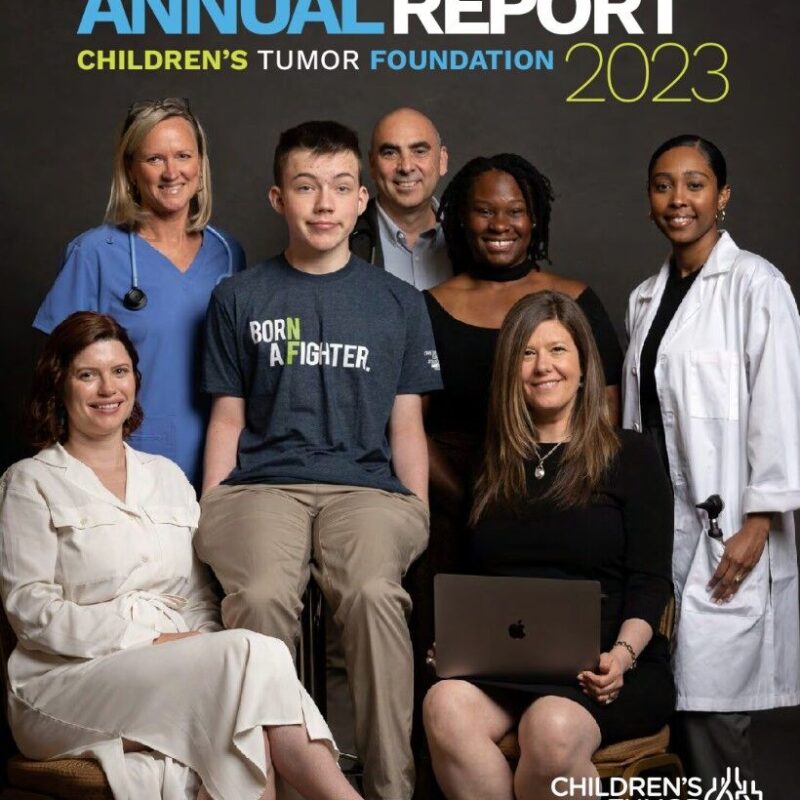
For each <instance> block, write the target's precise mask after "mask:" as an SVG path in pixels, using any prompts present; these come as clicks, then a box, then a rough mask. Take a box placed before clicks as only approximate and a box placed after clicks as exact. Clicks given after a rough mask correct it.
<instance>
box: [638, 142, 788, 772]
mask: <svg viewBox="0 0 800 800" xmlns="http://www.w3.org/2000/svg"><path fill="white" fill-rule="evenodd" d="M726 173H727V170H726V165H725V159H724V157H723V156H722V154H721V153H720V151H719V150H718V149H717V148H716V147H715V146H714V145H713V144H711V143H710V142H708V141H706V140H704V139H701V138H700V137H698V136H680V137H676V138H675V139H671V140H669V141H668V142H665V143H664V144H663V145H662V146H661V147H659V148H658V149H657V150H656V152H655V153H654V155H653V157H652V159H651V161H650V166H649V172H648V192H649V198H650V208H651V218H652V221H653V222H654V223H655V225H656V227H657V228H658V229H659V230H660V231H661V232H662V233H663V234H664V235H665V236H666V237H667V239H669V241H670V244H671V245H672V253H671V254H670V256H669V257H668V258H667V259H666V261H665V262H664V264H663V266H662V268H661V270H660V272H659V273H658V274H657V275H655V276H653V277H651V278H649V279H648V280H646V281H645V282H644V283H642V284H641V285H640V286H639V287H638V288H637V289H636V290H635V291H634V292H633V293H632V295H631V297H630V300H629V305H628V314H627V319H626V325H627V330H628V334H629V337H630V346H629V349H628V353H627V356H626V359H625V366H624V370H623V395H624V397H623V424H624V425H625V426H626V427H629V428H634V429H635V430H644V431H649V432H650V433H651V434H652V435H653V437H654V439H655V441H656V443H657V444H658V445H659V448H660V450H661V454H662V458H663V459H664V463H665V465H666V467H667V469H668V471H669V475H670V478H671V481H672V486H673V490H674V502H675V542H674V557H673V577H674V583H675V592H676V597H677V602H678V612H679V617H678V624H677V634H676V635H677V644H676V649H675V656H674V670H675V682H676V687H677V708H678V710H679V711H680V712H686V713H681V714H679V715H678V721H679V725H677V726H676V727H678V728H679V732H681V733H682V734H683V738H684V750H685V757H686V758H687V761H688V763H687V764H686V766H687V772H688V774H690V775H698V776H700V777H702V778H704V779H706V780H710V779H711V778H712V777H714V776H716V775H724V774H725V769H726V767H729V766H730V767H735V766H739V767H740V768H741V770H742V772H741V775H742V777H745V778H752V776H753V767H752V752H751V749H750V742H749V725H750V716H749V713H748V712H750V711H755V710H758V709H768V708H776V707H779V706H790V705H796V704H798V703H800V629H799V623H798V587H797V557H796V551H795V543H794V521H793V515H792V511H793V510H794V509H796V508H798V507H800V411H799V409H800V324H799V323H798V314H797V306H796V304H795V301H794V298H793V296H792V293H791V290H790V288H789V286H788V284H787V283H786V281H785V279H784V278H783V276H782V275H781V273H780V272H779V271H778V270H777V269H776V268H775V267H774V266H772V264H770V263H768V262H767V261H765V260H764V259H763V258H760V257H759V256H757V255H754V254H753V253H748V252H746V251H744V250H740V249H739V248H738V247H737V246H736V245H735V244H734V242H733V240H732V239H731V237H730V236H729V235H728V233H726V232H725V231H722V230H720V228H719V224H720V223H721V222H722V221H723V220H724V219H725V213H726V206H727V205H728V202H729V201H730V197H731V189H730V186H728V183H727V174H726ZM711 494H719V495H721V496H722V498H723V500H724V502H725V509H724V511H723V512H722V515H721V516H720V519H719V524H720V527H721V529H722V531H723V535H724V538H723V540H721V541H720V540H717V539H714V538H711V537H710V536H708V535H707V534H706V532H705V530H706V529H707V527H708V524H707V523H708V519H707V516H706V514H705V512H704V511H701V510H698V509H697V508H696V504H697V503H700V502H702V501H704V500H705V499H706V498H707V497H708V496H709V495H711Z"/></svg>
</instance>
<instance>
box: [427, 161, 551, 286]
mask: <svg viewBox="0 0 800 800" xmlns="http://www.w3.org/2000/svg"><path fill="white" fill-rule="evenodd" d="M490 170H498V171H500V172H507V173H508V174H509V175H511V177H512V178H514V180H515V181H516V182H517V185H518V186H519V188H520V191H521V192H522V196H523V197H524V198H525V207H526V208H527V209H528V214H529V216H530V218H531V220H533V221H534V222H535V223H536V225H535V227H534V229H533V231H531V244H530V248H529V250H528V254H529V257H530V258H531V260H532V261H533V262H534V263H536V262H537V261H539V260H540V259H545V260H547V261H549V257H548V251H547V248H548V244H549V241H550V207H551V204H552V202H553V200H554V199H555V198H554V196H553V189H552V187H551V186H550V181H549V179H548V178H547V176H545V175H542V173H541V172H539V170H538V169H536V167H534V166H533V164H531V162H530V161H528V160H527V159H525V158H523V157H522V156H518V155H516V154H515V153H499V154H498V155H494V156H489V157H486V156H478V158H473V159H472V161H468V162H467V163H466V164H465V165H464V166H463V167H462V168H461V169H460V170H459V171H458V172H457V173H456V175H455V176H454V177H453V179H452V180H451V181H450V183H449V184H448V185H447V188H446V189H445V190H444V193H443V194H442V199H441V201H440V203H439V211H438V214H437V216H438V218H439V220H440V221H441V223H442V230H443V232H444V237H445V240H446V242H447V254H448V255H449V256H450V263H451V264H452V265H453V272H455V273H456V274H457V273H459V272H465V271H466V270H467V269H468V268H469V265H470V264H471V263H472V261H473V258H472V251H471V250H470V248H469V244H468V242H467V236H466V232H465V229H464V225H463V222H464V214H465V212H466V209H467V203H468V201H469V194H470V191H471V190H472V186H473V185H474V183H475V181H476V179H477V178H478V176H479V175H482V174H483V173H484V172H489V171H490Z"/></svg>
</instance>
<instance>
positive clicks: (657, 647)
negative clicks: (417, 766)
mask: <svg viewBox="0 0 800 800" xmlns="http://www.w3.org/2000/svg"><path fill="white" fill-rule="evenodd" d="M603 392H604V381H603V371H602V367H601V365H600V358H599V356H598V353H597V347H596V345H595V343H594V339H593V337H592V333H591V329H590V327H589V324H588V322H587V320H586V317H585V316H584V314H583V313H582V312H581V310H580V308H579V307H578V305H577V304H576V303H575V302H574V301H573V300H571V299H570V298H569V297H567V296H565V295H563V294H560V293H557V292H549V291H548V292H541V293H538V294H536V295H532V296H529V297H525V298H523V299H522V300H520V301H519V302H518V303H516V305H515V306H514V307H513V308H512V309H511V311H510V312H509V313H508V316H507V317H506V320H505V322H504V323H503V327H502V328H501V330H500V336H499V339H498V345H497V352H496V357H495V369H494V374H493V377H492V384H491V394H490V405H489V424H488V426H487V436H486V450H485V457H484V464H483V469H482V471H481V473H480V476H479V478H478V481H477V484H476V490H475V501H474V504H473V509H472V517H471V522H472V525H473V536H472V538H471V555H472V557H473V560H474V565H475V571H478V572H482V573H485V574H490V575H514V576H519V575H527V576H534V577H545V578H560V579H564V580H574V579H591V580H599V581H600V582H601V586H602V594H603V600H602V610H601V649H602V651H603V652H602V653H601V656H600V660H599V663H598V665H597V667H596V668H595V670H594V671H591V672H590V671H586V672H583V673H581V674H580V675H577V676H576V677H575V681H574V683H572V684H570V685H559V686H555V685H547V686H545V685H520V684H514V685H513V686H512V685H500V684H498V683H496V682H495V683H482V684H480V685H479V684H477V683H476V682H468V681H461V680H445V681H441V682H439V683H438V684H436V685H435V686H434V687H433V688H432V689H431V690H430V691H429V692H428V695H427V697H426V699H425V704H424V711H423V714H424V721H425V729H426V732H427V734H428V741H429V744H430V749H431V755H432V759H433V766H434V771H435V773H436V776H437V779H438V781H439V784H440V786H441V787H442V789H443V790H444V792H445V794H446V795H447V797H448V798H450V800H455V799H456V798H466V797H480V798H482V800H495V798H496V799H497V800H500V798H503V800H511V798H516V799H517V800H523V798H524V799H528V798H537V799H538V798H551V797H554V796H555V795H554V794H552V791H551V782H552V780H553V778H555V777H558V776H563V777H566V778H570V777H571V778H576V779H579V778H591V777H596V776H597V772H596V770H595V768H594V766H593V765H592V762H591V757H592V754H593V753H594V751H595V750H597V748H598V747H600V746H601V744H602V745H608V744H611V743H612V742H615V741H619V740H622V739H627V738H631V737H637V736H644V735H648V734H652V733H655V732H657V731H658V730H659V729H660V728H661V727H662V726H663V725H664V724H665V722H666V721H667V719H668V718H669V715H670V713H671V711H672V708H673V703H674V688H673V683H672V676H671V673H670V669H669V654H668V643H667V641H666V639H664V637H663V636H661V635H659V634H658V632H657V630H658V624H659V620H660V618H661V615H662V613H663V611H664V608H665V606H666V605H667V603H668V601H669V599H670V596H671V592H672V583H671V579H670V573H671V553H672V499H671V494H670V489H669V484H668V482H667V478H666V475H665V474H664V472H663V468H662V466H661V464H660V462H659V460H658V456H657V455H656V453H655V450H654V449H653V447H652V446H651V444H650V443H649V441H648V440H646V439H645V437H643V436H641V435H639V434H636V433H633V432H630V431H621V432H615V430H614V428H613V426H612V425H611V423H610V421H609V418H608V411H607V407H606V405H605V403H604V402H603ZM514 727H517V729H518V734H519V742H520V750H521V756H520V760H519V764H518V766H517V769H516V773H513V774H512V771H511V768H510V767H509V765H508V763H507V762H506V759H505V758H504V757H503V755H502V753H501V752H500V750H499V749H498V747H497V744H496V743H497V742H499V741H500V739H502V737H503V736H504V735H505V734H506V733H507V732H508V731H509V730H511V729H512V728H514ZM586 796H587V797H588V796H590V795H586Z"/></svg>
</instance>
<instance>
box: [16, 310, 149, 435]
mask: <svg viewBox="0 0 800 800" xmlns="http://www.w3.org/2000/svg"><path fill="white" fill-rule="evenodd" d="M108 339H115V340H116V341H118V342H120V343H121V344H122V346H123V347H124V348H125V350H127V352H128V355H129V356H130V359H131V364H132V365H133V372H134V375H135V376H136V391H137V393H138V391H139V387H140V386H141V383H142V376H141V374H140V373H139V354H138V353H137V352H136V348H135V347H134V346H133V343H132V342H131V340H130V338H129V337H128V332H127V331H126V330H125V328H123V327H122V325H120V324H119V323H118V322H117V321H116V320H115V319H114V317H110V316H109V315H108V314H98V313H97V312H95V311H76V312H75V313H74V314H70V315H69V316H68V317H67V318H66V319H65V320H64V321H63V322H62V323H61V324H60V325H57V326H56V327H55V328H54V329H53V332H52V333H51V334H50V336H49V337H48V339H47V341H46V342H45V345H44V349H43V350H42V354H41V355H40V356H39V360H38V361H37V362H36V368H35V369H34V372H33V386H32V388H31V395H30V401H29V403H28V406H27V409H26V415H25V423H26V429H27V434H28V441H29V442H30V443H31V445H32V446H33V447H36V448H38V449H41V448H44V447H49V446H50V445H52V444H55V443H56V442H61V443H63V442H65V441H66V439H67V435H68V433H69V431H68V430H67V419H66V415H65V412H64V385H65V384H66V381H67V375H68V373H69V368H70V365H71V364H72V362H73V361H74V360H75V357H76V356H77V355H78V353H80V352H81V350H84V349H86V348H87V347H89V345H91V344H94V343H95V342H101V341H105V340H108ZM143 418H144V414H143V413H142V407H141V406H140V405H139V401H138V400H137V401H135V402H134V404H133V410H132V411H131V415H130V416H129V417H128V419H127V420H125V422H124V424H123V426H122V435H123V436H129V435H130V434H131V433H133V432H134V431H135V430H136V429H137V428H138V427H139V426H140V425H141V424H142V419H143Z"/></svg>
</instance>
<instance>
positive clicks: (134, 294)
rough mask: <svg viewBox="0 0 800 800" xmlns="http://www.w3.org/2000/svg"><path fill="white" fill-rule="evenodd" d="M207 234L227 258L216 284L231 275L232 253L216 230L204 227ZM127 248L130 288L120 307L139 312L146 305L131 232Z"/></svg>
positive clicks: (134, 235)
mask: <svg viewBox="0 0 800 800" xmlns="http://www.w3.org/2000/svg"><path fill="white" fill-rule="evenodd" d="M203 230H204V231H208V233H210V234H212V235H214V236H216V237H217V239H219V240H220V242H222V246H223V247H224V248H225V253H226V255H227V256H228V270H227V272H225V274H224V275H220V276H219V278H217V284H219V282H220V281H222V280H224V279H225V278H230V277H231V275H233V253H232V252H231V246H230V245H229V244H228V242H227V241H226V240H225V237H224V236H223V235H222V234H221V233H220V232H219V231H217V230H214V228H212V227H211V226H210V225H206V227H205V228H204V229H203ZM128 246H129V248H130V251H131V288H130V289H128V291H127V292H126V293H125V297H123V298H122V305H124V306H125V308H127V309H128V310H129V311H141V310H142V309H143V308H144V307H145V306H146V305H147V295H146V294H145V293H144V290H143V289H140V288H139V270H138V268H137V266H136V234H135V233H134V232H133V231H128Z"/></svg>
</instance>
